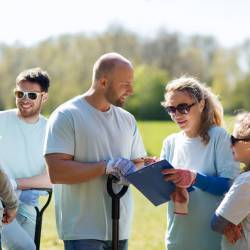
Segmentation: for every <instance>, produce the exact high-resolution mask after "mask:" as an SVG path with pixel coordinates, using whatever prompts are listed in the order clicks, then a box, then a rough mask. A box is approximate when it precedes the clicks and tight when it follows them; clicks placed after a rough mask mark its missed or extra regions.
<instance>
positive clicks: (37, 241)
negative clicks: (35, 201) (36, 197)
mask: <svg viewBox="0 0 250 250" xmlns="http://www.w3.org/2000/svg"><path fill="white" fill-rule="evenodd" d="M32 189H33V190H40V191H46V192H47V193H48V198H47V201H46V203H45V204H44V205H43V207H42V208H41V209H39V207H37V206H35V210H36V228H35V239H34V242H35V245H36V250H39V249H40V239H41V231H42V220H43V212H44V211H45V209H46V208H47V207H48V205H49V203H50V201H51V197H52V188H32Z"/></svg>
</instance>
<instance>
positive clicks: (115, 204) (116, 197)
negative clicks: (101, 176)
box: [107, 175, 128, 250]
mask: <svg viewBox="0 0 250 250" xmlns="http://www.w3.org/2000/svg"><path fill="white" fill-rule="evenodd" d="M115 181H117V178H116V177H115V176H113V175H109V176H108V181H107V190H108V193H109V195H110V196H111V198H112V250H118V249H119V248H118V246H119V219H120V198H121V197H122V196H123V195H124V194H125V193H126V191H127V189H128V186H123V187H122V188H121V190H120V191H119V192H118V193H115V192H114V190H113V183H114V182H115Z"/></svg>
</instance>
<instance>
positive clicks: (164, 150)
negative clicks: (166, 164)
mask: <svg viewBox="0 0 250 250" xmlns="http://www.w3.org/2000/svg"><path fill="white" fill-rule="evenodd" d="M167 152H169V149H168V142H167V139H165V140H164V141H163V143H162V148H161V153H160V160H169V159H168V156H167Z"/></svg>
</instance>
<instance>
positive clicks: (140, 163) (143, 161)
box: [132, 156, 159, 169]
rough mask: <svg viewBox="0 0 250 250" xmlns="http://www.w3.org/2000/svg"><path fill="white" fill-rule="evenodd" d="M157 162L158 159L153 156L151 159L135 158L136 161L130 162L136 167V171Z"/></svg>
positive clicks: (147, 157)
mask: <svg viewBox="0 0 250 250" xmlns="http://www.w3.org/2000/svg"><path fill="white" fill-rule="evenodd" d="M157 161H159V159H158V158H157V157H156V156H153V157H151V156H150V157H149V156H146V157H141V158H137V159H134V160H132V162H133V163H134V164H135V165H136V168H137V169H141V168H143V167H145V166H147V165H150V164H153V163H155V162H157Z"/></svg>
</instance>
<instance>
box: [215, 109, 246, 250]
mask: <svg viewBox="0 0 250 250" xmlns="http://www.w3.org/2000/svg"><path fill="white" fill-rule="evenodd" d="M231 143H232V150H233V155H234V158H235V160H237V161H239V162H242V163H244V164H245V169H244V172H243V173H242V174H241V175H240V176H239V177H238V178H237V179H236V180H235V181H234V183H233V185H232V186H231V188H230V190H229V192H228V193H227V194H226V196H225V198H224V199H223V201H222V202H221V204H220V206H219V207H218V208H217V210H216V212H215V214H214V216H213V219H212V221H211V226H212V229H213V230H215V231H217V232H219V233H221V234H224V237H223V241H222V249H223V250H224V249H235V250H236V249H237V250H249V249H250V171H249V170H250V113H243V114H240V115H238V116H237V120H236V124H235V127H234V131H233V135H232V136H231ZM230 243H231V244H230Z"/></svg>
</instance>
